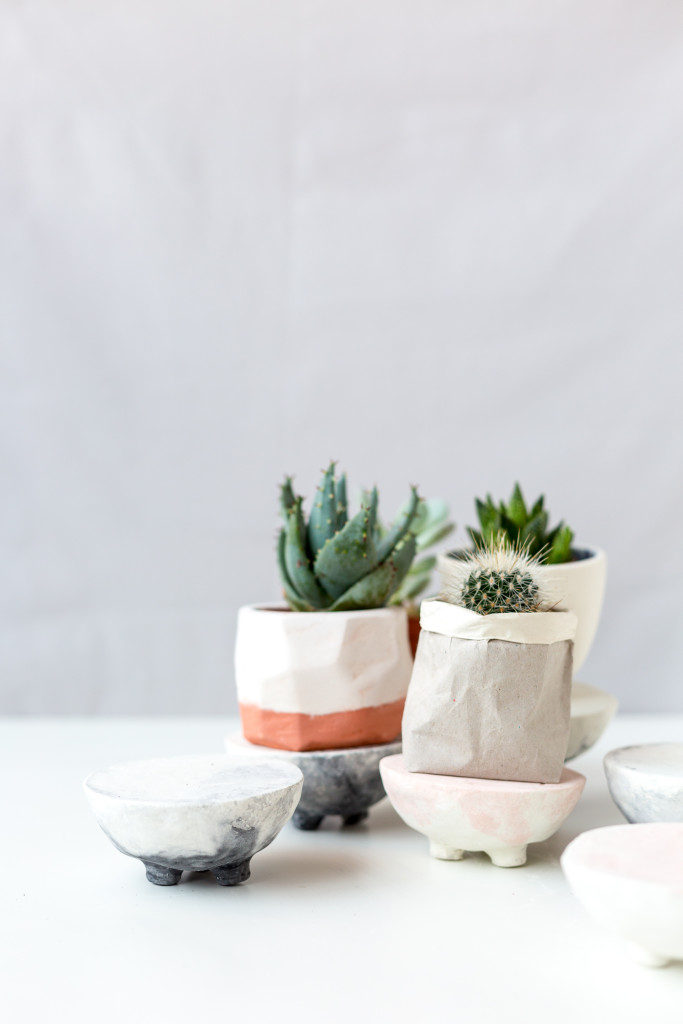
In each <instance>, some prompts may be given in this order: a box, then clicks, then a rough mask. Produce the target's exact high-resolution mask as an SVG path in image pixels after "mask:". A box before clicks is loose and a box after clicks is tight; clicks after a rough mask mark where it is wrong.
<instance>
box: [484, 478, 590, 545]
mask: <svg viewBox="0 0 683 1024" xmlns="http://www.w3.org/2000/svg"><path fill="white" fill-rule="evenodd" d="M544 504H545V499H544V497H543V495H541V497H540V498H538V499H537V501H536V502H535V503H534V504H533V506H532V507H531V508H530V509H529V508H527V504H526V502H525V500H524V495H523V494H522V489H521V487H520V486H519V484H517V483H516V484H515V486H514V489H513V491H512V495H511V496H510V500H509V501H508V502H507V503H506V502H504V501H501V502H499V503H498V504H497V505H496V503H495V502H494V500H493V498H492V497H491V495H490V494H487V495H486V500H485V501H481V499H479V498H476V499H475V506H476V510H477V518H478V520H479V529H478V530H477V529H474V528H473V527H471V526H468V527H467V532H468V534H469V536H470V540H471V541H472V543H473V545H474V547H475V548H484V547H490V546H491V545H493V544H495V543H496V541H498V540H507V541H508V542H509V543H510V544H512V545H513V546H514V547H516V548H518V549H520V550H521V549H524V550H525V551H526V552H528V554H529V555H531V556H532V557H535V558H537V559H538V560H539V562H540V563H541V564H554V563H558V562H570V561H571V560H572V557H573V555H572V541H573V539H574V534H573V533H572V531H571V530H570V529H569V527H568V526H567V525H566V524H565V523H564V522H561V523H559V524H558V525H557V526H556V527H555V528H554V529H553V530H550V531H549V530H548V521H549V516H548V512H547V510H546V509H545V508H544Z"/></svg>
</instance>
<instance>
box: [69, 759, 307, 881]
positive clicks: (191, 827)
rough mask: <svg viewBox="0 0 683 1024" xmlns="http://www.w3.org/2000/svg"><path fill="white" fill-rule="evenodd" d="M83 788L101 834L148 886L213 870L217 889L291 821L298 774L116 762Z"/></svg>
mask: <svg viewBox="0 0 683 1024" xmlns="http://www.w3.org/2000/svg"><path fill="white" fill-rule="evenodd" d="M84 785H85V792H86V796H87V797H88V800H89V801H90V805H91V807H92V809H93V811H94V813H95V817H96V818H97V821H98V822H99V825H100V827H101V828H102V830H103V831H104V832H105V833H106V835H107V836H108V837H109V838H110V839H111V841H112V843H113V844H114V846H115V847H116V848H117V849H118V850H120V851H121V853H125V854H127V855H128V856H129V857H137V858H138V859H139V860H141V861H142V862H143V863H144V865H145V868H146V869H147V878H148V879H149V881H150V882H153V883H154V884H155V885H176V884H177V883H178V882H179V881H180V875H181V873H182V872H183V871H211V872H213V874H214V876H215V878H216V881H217V882H219V883H220V884H221V885H237V884H239V882H244V881H245V880H246V879H247V878H249V862H250V860H251V858H252V857H253V856H254V854H255V853H258V852H259V850H263V849H264V847H266V846H268V844H269V843H271V842H272V841H273V839H275V837H276V836H277V834H278V832H279V831H280V830H281V828H282V826H283V825H284V824H285V823H286V822H287V821H288V820H289V819H290V818H291V816H292V814H293V812H294V808H295V807H296V805H297V803H298V801H299V797H300V796H301V788H302V786H303V776H302V774H301V772H300V771H299V769H298V768H297V767H296V766H295V765H293V764H286V763H283V762H278V761H263V760H262V761H260V762H254V761H249V762H245V760H244V759H241V760H238V759H236V758H234V757H226V756H225V755H218V756H216V757H206V756H197V757H168V758H159V759H156V760H150V761H130V762H127V763H125V764H118V765H114V766H113V767H112V768H108V769H106V770H105V771H100V772H95V773H94V775H91V776H90V777H89V778H88V779H86V781H85V784H84Z"/></svg>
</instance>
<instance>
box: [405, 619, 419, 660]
mask: <svg viewBox="0 0 683 1024" xmlns="http://www.w3.org/2000/svg"><path fill="white" fill-rule="evenodd" d="M419 639H420V611H419V609H418V611H417V615H411V614H410V612H408V642H409V644H410V653H411V654H412V656H413V658H414V657H415V655H416V653H417V642H418V640H419Z"/></svg>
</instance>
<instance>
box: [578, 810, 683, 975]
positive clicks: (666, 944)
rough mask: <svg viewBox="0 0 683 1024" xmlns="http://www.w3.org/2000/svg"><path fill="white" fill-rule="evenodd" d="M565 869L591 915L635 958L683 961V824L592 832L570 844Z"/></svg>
mask: <svg viewBox="0 0 683 1024" xmlns="http://www.w3.org/2000/svg"><path fill="white" fill-rule="evenodd" d="M562 868H563V870H564V873H565V875H566V876H567V880H568V882H569V884H570V885H571V887H572V889H573V891H574V892H575V894H576V896H577V897H578V899H579V901H580V902H581V903H582V904H583V906H584V907H585V909H586V910H587V911H588V913H589V914H590V915H591V917H592V918H593V919H594V920H595V921H597V922H598V924H601V925H603V926H604V927H606V928H608V929H610V930H611V931H612V932H616V933H617V934H618V935H620V936H621V938H622V939H624V940H625V941H626V942H627V943H628V944H629V946H630V949H631V953H632V954H633V956H634V957H635V958H636V959H637V960H639V961H640V962H641V963H644V964H646V965H647V966H649V967H663V966H664V965H665V964H667V963H669V962H670V961H671V960H683V823H681V822H670V821H667V822H655V823H648V824H643V825H610V826H607V827H605V828H596V829H592V830H591V831H590V832H584V833H582V835H580V836H577V838H576V839H575V840H574V841H573V842H571V843H570V844H569V846H568V847H567V849H566V850H565V851H564V853H563V854H562Z"/></svg>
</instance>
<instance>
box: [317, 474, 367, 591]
mask: <svg viewBox="0 0 683 1024" xmlns="http://www.w3.org/2000/svg"><path fill="white" fill-rule="evenodd" d="M377 500H378V499H377V489H376V488H375V490H374V491H373V492H372V495H371V497H370V503H369V505H368V506H367V507H364V508H362V509H361V510H360V512H358V513H357V514H356V515H355V516H354V517H353V519H350V520H349V521H348V523H347V524H346V526H344V527H343V528H342V529H341V530H340V531H339V532H338V533H337V534H335V536H334V537H331V538H330V539H329V540H328V541H327V543H326V544H325V546H324V547H323V548H321V550H320V551H319V552H318V554H317V556H316V559H315V563H314V569H315V575H316V576H317V578H318V580H319V581H320V585H321V586H322V587H323V588H324V590H325V591H326V593H327V594H329V595H330V597H331V598H332V599H333V600H335V601H336V599H337V598H339V597H341V596H342V594H343V593H344V592H345V591H346V590H348V589H349V587H352V586H353V585H354V584H355V583H357V582H358V580H360V579H361V577H363V576H365V575H366V574H368V573H369V572H371V571H372V570H373V569H374V568H375V566H376V565H377V564H378V562H379V558H378V556H377V549H376V546H375V537H374V531H375V521H376V519H377ZM372 607H374V605H373V606H372Z"/></svg>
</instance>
